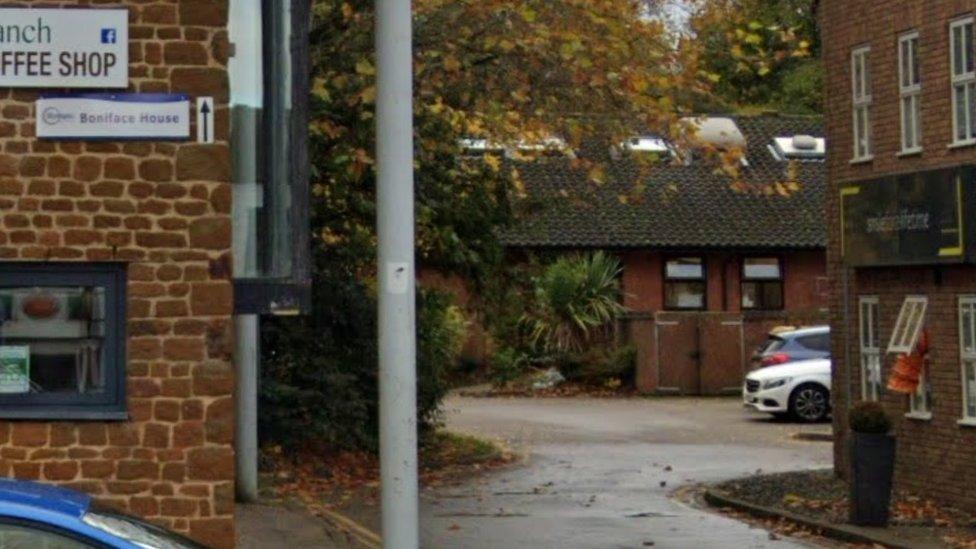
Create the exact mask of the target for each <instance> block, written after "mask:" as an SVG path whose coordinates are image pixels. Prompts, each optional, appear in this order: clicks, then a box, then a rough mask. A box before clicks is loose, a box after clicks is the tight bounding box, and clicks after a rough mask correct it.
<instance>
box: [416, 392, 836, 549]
mask: <svg viewBox="0 0 976 549" xmlns="http://www.w3.org/2000/svg"><path fill="white" fill-rule="evenodd" d="M445 410H446V418H445V419H446V422H447V427H448V428H449V429H452V430H457V431H462V432H468V433H472V434H477V435H481V436H486V437H493V438H497V439H501V440H504V441H505V442H506V443H508V444H509V445H511V446H512V447H514V449H516V450H517V451H519V452H520V453H522V454H523V455H525V456H526V462H525V463H524V464H523V465H522V466H518V467H512V468H510V469H507V470H505V471H501V472H496V473H492V474H486V475H482V476H480V477H477V478H473V479H471V480H470V481H468V482H465V483H462V484H460V485H456V486H452V487H444V488H438V489H435V490H429V491H425V493H424V494H423V497H422V510H421V529H422V540H423V546H424V547H431V548H448V547H464V548H495V547H572V548H588V547H593V548H596V547H599V548H613V547H647V546H651V545H653V546H655V547H675V548H691V547H695V548H707V547H721V548H729V547H735V548H739V547H742V548H748V547H756V548H759V547H772V548H786V547H795V546H798V545H796V543H798V542H792V541H786V540H779V541H775V540H771V539H770V536H769V534H768V533H767V532H765V531H762V530H759V529H754V528H750V527H749V526H748V525H745V524H743V523H741V522H738V521H735V520H732V519H728V518H725V517H722V516H719V515H716V514H713V513H709V512H706V511H702V510H699V509H696V508H692V507H689V506H688V505H685V504H684V503H681V502H679V501H676V500H675V499H674V498H672V497H670V494H671V492H672V491H673V490H675V489H676V488H678V487H680V486H682V485H689V484H693V483H697V482H711V481H717V480H722V479H727V478H732V477H737V476H743V475H747V474H750V473H754V472H756V471H757V470H760V469H761V470H762V471H765V472H774V471H785V470H795V469H803V468H816V467H827V466H829V465H830V460H831V451H830V445H829V444H828V443H823V442H801V441H796V440H793V439H792V438H791V435H792V434H793V433H795V432H797V431H801V430H811V429H810V428H809V427H805V426H800V425H795V424H789V423H778V422H774V421H772V420H771V419H769V418H767V417H765V416H762V415H758V414H754V413H751V412H747V411H745V410H743V409H742V408H741V406H740V405H739V403H738V401H736V400H733V399H632V400H589V399H468V398H452V399H449V400H448V402H447V403H446V406H445ZM812 430H816V431H820V432H826V431H828V430H829V426H827V425H820V426H815V427H813V429H812Z"/></svg>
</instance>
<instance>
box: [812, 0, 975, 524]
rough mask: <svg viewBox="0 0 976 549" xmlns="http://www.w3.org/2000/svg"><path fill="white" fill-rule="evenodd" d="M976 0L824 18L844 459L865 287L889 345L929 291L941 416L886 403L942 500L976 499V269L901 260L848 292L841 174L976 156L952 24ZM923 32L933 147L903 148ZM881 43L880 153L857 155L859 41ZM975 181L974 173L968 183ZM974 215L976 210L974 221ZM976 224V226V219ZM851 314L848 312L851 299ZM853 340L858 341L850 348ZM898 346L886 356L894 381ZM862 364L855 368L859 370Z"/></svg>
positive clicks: (823, 8) (927, 141)
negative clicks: (962, 309) (968, 356)
mask: <svg viewBox="0 0 976 549" xmlns="http://www.w3.org/2000/svg"><path fill="white" fill-rule="evenodd" d="M974 10H976V5H974V4H973V3H972V2H968V1H966V2H963V1H958V0H929V1H926V2H918V1H915V0H854V1H850V0H843V1H842V0H822V1H821V2H820V7H819V18H820V24H821V31H822V34H823V50H824V51H823V56H824V63H825V65H826V68H827V91H826V111H827V134H828V146H829V147H830V148H829V152H828V155H827V158H828V169H829V173H830V187H829V193H828V201H827V215H828V223H829V245H828V254H827V256H828V273H829V274H828V276H829V278H830V285H831V300H830V308H831V326H832V335H833V337H832V340H833V360H834V376H833V380H834V381H833V383H834V390H833V399H834V405H835V410H836V413H835V417H834V430H835V433H837V435H836V438H835V444H834V453H835V464H836V465H835V468H836V470H837V473H838V474H840V475H842V476H845V475H846V472H847V468H848V463H847V461H848V459H847V443H848V441H847V418H846V415H845V411H846V409H847V407H848V402H847V397H846V394H847V392H848V382H849V383H850V390H851V393H852V394H853V395H854V400H857V399H859V398H860V383H861V380H860V377H859V376H860V374H859V368H858V363H859V355H858V343H857V342H858V337H859V334H858V326H857V297H858V296H859V295H876V296H878V297H879V302H880V328H881V340H882V343H883V344H887V338H888V337H890V334H891V330H892V328H893V325H894V322H895V318H896V316H897V314H898V310H899V308H900V306H901V303H902V300H903V299H904V297H905V296H906V295H908V294H924V295H927V296H928V298H929V313H928V320H927V327H928V329H929V332H930V347H931V352H930V358H931V364H930V381H931V385H932V394H933V402H932V406H931V407H932V419H931V420H929V421H920V420H913V419H908V418H905V417H904V414H905V413H906V412H907V411H908V408H909V404H908V400H907V397H906V396H904V395H898V394H891V393H890V392H886V393H885V394H884V396H883V398H882V402H883V403H884V405H885V406H886V408H887V409H888V411H889V413H890V415H891V416H892V418H893V419H894V421H895V435H896V437H897V439H898V451H897V465H896V473H895V477H896V478H895V482H896V488H900V489H907V490H910V491H913V492H915V493H918V494H921V495H923V496H927V497H931V498H933V499H936V500H937V501H940V502H944V503H947V504H951V505H955V506H958V507H961V508H964V509H967V510H970V511H972V510H976V491H974V490H972V487H973V486H976V429H973V428H971V427H965V426H960V425H959V424H957V421H958V420H959V419H960V415H961V410H962V381H961V373H960V369H961V366H960V361H959V327H958V312H957V299H958V296H960V295H963V294H976V268H974V267H971V266H950V267H899V268H870V269H856V270H854V269H851V270H848V273H847V274H848V284H847V287H848V293H847V295H846V296H845V295H844V292H843V275H844V267H843V266H842V264H841V261H840V257H839V256H840V223H839V206H838V188H839V186H840V185H842V184H844V183H847V182H851V181H860V180H866V179H871V178H874V177H878V176H881V175H890V174H897V173H911V172H919V171H924V170H929V169H933V168H939V167H951V166H960V165H963V164H973V163H976V147H961V148H950V147H949V144H950V143H951V142H952V109H951V88H950V73H949V63H950V55H949V23H950V22H951V21H952V20H953V19H955V18H957V17H959V16H963V15H969V14H972V13H973V12H974ZM910 30H916V31H918V32H919V59H920V73H921V78H922V93H921V109H922V122H921V126H922V147H923V151H922V152H921V153H920V154H916V155H912V156H899V155H898V154H897V153H898V151H899V149H900V136H901V134H900V128H899V125H900V111H899V90H898V69H897V59H898V54H897V40H898V37H899V36H900V35H901V34H902V33H904V32H907V31H910ZM861 45H870V46H871V57H870V70H871V75H872V81H873V90H872V96H873V105H872V118H873V136H874V151H873V152H874V159H873V160H872V161H870V162H865V163H856V164H852V163H851V162H850V160H851V157H852V149H853V131H852V120H853V115H852V86H851V69H850V56H851V50H852V49H853V48H855V47H858V46H861ZM968 183H969V184H971V183H972V182H968ZM966 222H967V223H971V220H966ZM970 230H971V229H970ZM845 298H846V302H847V304H848V307H849V311H850V316H849V318H847V319H845V317H844V310H845V307H844V303H845ZM845 341H849V342H850V347H849V348H846V349H845V345H844V343H845ZM893 360H894V357H893V356H887V357H885V361H884V365H883V370H882V374H883V378H884V379H885V380H887V377H888V374H889V372H890V368H891V366H892V362H893ZM849 369H850V370H853V371H850V372H849Z"/></svg>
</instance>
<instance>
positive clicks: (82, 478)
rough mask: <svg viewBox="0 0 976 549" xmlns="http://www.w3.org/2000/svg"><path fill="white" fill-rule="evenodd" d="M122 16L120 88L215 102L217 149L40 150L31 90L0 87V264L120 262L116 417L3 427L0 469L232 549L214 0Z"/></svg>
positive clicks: (155, 5) (220, 72) (222, 57)
mask: <svg viewBox="0 0 976 549" xmlns="http://www.w3.org/2000/svg"><path fill="white" fill-rule="evenodd" d="M2 5H3V6H20V7H23V6H34V7H41V6H42V5H43V6H44V7H79V6H80V7H125V8H127V9H128V10H129V13H130V17H129V21H130V44H129V50H130V63H131V65H130V91H136V92H174V93H188V94H190V95H191V96H193V97H195V96H199V95H204V96H214V97H215V99H216V103H217V105H218V110H217V128H218V133H217V144H215V145H197V144H190V143H162V142H128V143H118V142H85V143H80V142H47V141H39V140H37V139H35V137H34V123H33V116H34V112H33V108H34V107H33V105H34V100H35V99H36V98H37V93H36V92H35V91H23V90H13V91H12V90H9V89H5V90H0V228H2V230H0V258H2V260H3V261H45V262H46V261H51V262H57V261H96V262H97V261H121V262H125V263H127V264H128V299H129V301H128V322H127V325H128V337H129V339H128V341H127V346H128V363H127V389H126V391H127V398H128V412H129V415H130V418H131V419H130V421H126V422H87V423H85V422H53V423H52V422H33V421H25V422H6V421H4V422H0V475H4V476H8V475H9V476H14V477H18V478H23V479H37V480H41V481H44V482H51V483H57V484H61V485H65V486H70V487H73V488H78V489H81V490H84V491H86V492H89V493H91V494H93V495H94V496H95V498H96V499H98V500H100V501H104V502H107V503H110V504H113V505H115V506H117V507H119V508H121V509H123V510H126V511H128V512H131V513H134V514H138V515H141V516H144V517H148V518H150V519H152V520H154V521H156V522H159V523H161V524H163V525H165V526H168V527H171V528H173V529H176V530H178V531H182V532H186V533H188V534H189V535H191V536H192V537H194V538H196V539H198V540H200V541H202V542H204V543H207V544H209V545H214V546H232V545H233V540H234V533H233V532H234V524H233V511H234V502H233V492H234V490H233V481H234V459H233V455H234V454H233V388H234V387H233V385H234V378H233V369H232V363H231V352H232V331H231V328H232V326H231V313H232V305H233V303H232V286H231V281H230V276H231V272H230V269H231V267H230V265H231V261H230V248H231V220H230V210H231V188H230V162H229V148H228V144H227V134H228V122H227V121H228V117H227V108H226V105H227V101H228V78H227V71H226V68H225V67H226V64H227V56H228V50H229V48H228V41H227V30H226V28H227V4H226V1H225V0H179V1H177V0H155V1H154V0H127V1H99V0H94V1H85V0H77V1H73V2H4V3H2Z"/></svg>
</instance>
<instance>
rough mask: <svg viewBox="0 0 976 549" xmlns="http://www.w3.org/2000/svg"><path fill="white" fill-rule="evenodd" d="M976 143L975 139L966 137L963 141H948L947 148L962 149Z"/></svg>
mask: <svg viewBox="0 0 976 549" xmlns="http://www.w3.org/2000/svg"><path fill="white" fill-rule="evenodd" d="M973 145H976V139H967V140H965V141H954V142H952V143H949V147H948V148H949V149H962V148H965V147H972V146H973Z"/></svg>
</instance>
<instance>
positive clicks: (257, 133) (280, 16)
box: [228, 0, 311, 314]
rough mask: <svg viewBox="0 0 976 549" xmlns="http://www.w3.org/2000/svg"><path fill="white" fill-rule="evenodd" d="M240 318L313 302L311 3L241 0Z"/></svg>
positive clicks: (235, 27) (233, 15)
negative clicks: (311, 230) (309, 103)
mask: <svg viewBox="0 0 976 549" xmlns="http://www.w3.org/2000/svg"><path fill="white" fill-rule="evenodd" d="M229 9H230V14H229V26H228V29H229V35H230V40H231V42H233V43H234V51H235V54H234V56H233V57H232V58H231V60H230V62H229V65H228V72H229V75H230V103H231V133H232V135H231V144H232V146H233V152H232V159H233V168H234V169H233V183H234V186H233V190H234V200H233V209H234V211H233V219H234V260H235V264H234V273H235V276H236V277H237V278H236V280H235V292H234V294H235V311H236V312H237V313H239V314H260V313H280V314H286V313H295V312H300V311H302V310H307V308H308V305H309V301H310V295H311V294H310V259H309V256H310V244H309V233H310V229H309V201H310V198H309V175H308V173H309V167H308V166H309V163H308V151H307V147H306V143H307V132H308V129H307V128H308V106H307V105H308V89H309V85H308V80H309V72H310V71H309V59H308V24H309V7H308V0H261V1H255V0H231V2H230V8H229Z"/></svg>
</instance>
